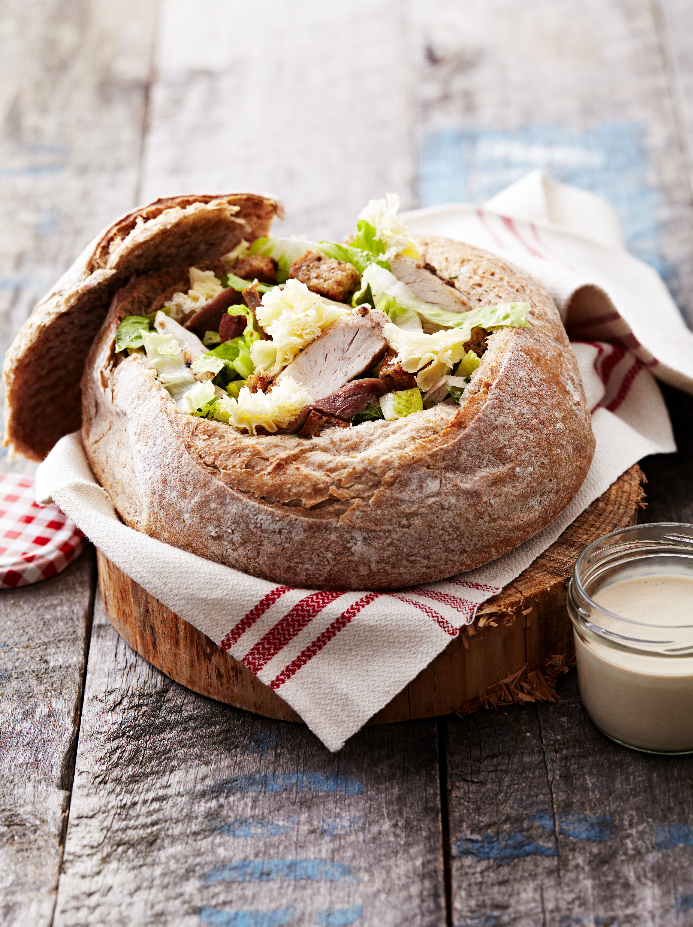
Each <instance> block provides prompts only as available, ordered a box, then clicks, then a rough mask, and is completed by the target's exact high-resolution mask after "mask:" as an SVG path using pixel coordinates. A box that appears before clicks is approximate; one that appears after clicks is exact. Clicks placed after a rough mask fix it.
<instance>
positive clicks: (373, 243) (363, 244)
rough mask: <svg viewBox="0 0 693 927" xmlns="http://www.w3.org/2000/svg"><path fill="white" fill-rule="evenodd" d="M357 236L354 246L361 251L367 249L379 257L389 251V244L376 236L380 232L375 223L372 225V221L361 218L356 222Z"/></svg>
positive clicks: (369, 252)
mask: <svg viewBox="0 0 693 927" xmlns="http://www.w3.org/2000/svg"><path fill="white" fill-rule="evenodd" d="M356 228H357V230H358V231H357V232H356V238H354V241H353V243H352V244H353V246H354V248H358V249H359V250H361V251H366V252H368V254H372V255H374V256H375V257H376V258H379V257H380V256H381V255H383V254H385V252H386V251H387V244H386V243H385V242H384V241H380V240H379V239H378V238H377V237H376V236H377V234H378V232H377V230H376V228H375V226H374V225H371V223H370V222H366V220H365V219H359V221H358V222H357V223H356Z"/></svg>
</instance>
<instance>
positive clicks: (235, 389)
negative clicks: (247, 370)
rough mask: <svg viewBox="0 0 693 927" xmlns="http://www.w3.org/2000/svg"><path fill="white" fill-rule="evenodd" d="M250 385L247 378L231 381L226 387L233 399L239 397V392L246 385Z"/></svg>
mask: <svg viewBox="0 0 693 927" xmlns="http://www.w3.org/2000/svg"><path fill="white" fill-rule="evenodd" d="M247 385H248V381H247V380H232V381H231V383H229V385H228V386H227V387H226V392H227V393H228V394H229V396H231V398H232V399H238V394H239V393H240V391H241V390H242V389H243V387H244V386H247Z"/></svg>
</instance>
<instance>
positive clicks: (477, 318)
mask: <svg viewBox="0 0 693 927" xmlns="http://www.w3.org/2000/svg"><path fill="white" fill-rule="evenodd" d="M361 283H362V288H363V287H365V286H370V288H371V292H372V294H373V299H374V301H375V305H378V304H379V303H380V302H382V300H384V299H386V298H387V297H389V298H390V299H392V300H394V301H395V302H396V303H397V304H398V305H399V306H401V307H402V308H403V309H411V310H413V311H414V312H418V314H419V315H420V316H423V317H424V318H425V319H428V320H429V322H434V323H435V324H436V325H440V326H441V327H442V328H464V329H469V331H470V333H471V330H472V328H486V329H492V328H498V327H500V326H503V325H511V326H513V327H515V328H526V327H527V325H529V322H527V320H526V316H527V313H528V312H529V309H530V307H529V305H528V304H527V303H503V304H501V305H499V306H479V307H478V308H477V309H472V310H470V311H469V312H447V311H446V310H445V309H441V308H440V307H439V306H434V305H432V304H431V303H426V302H424V301H423V300H421V299H418V298H417V297H416V296H414V294H413V293H412V291H411V290H410V289H409V287H408V286H407V285H406V283H402V281H401V280H398V279H397V277H395V275H394V274H393V273H391V272H390V271H389V270H386V269H385V268H383V267H380V266H379V265H377V264H371V265H370V266H369V267H367V268H366V270H365V271H364V272H363V277H362V278H361ZM358 296H359V294H356V296H355V297H354V299H356V298H357V297H358ZM388 315H390V316H391V311H388ZM468 339H469V336H467V338H466V339H465V341H466V340H468Z"/></svg>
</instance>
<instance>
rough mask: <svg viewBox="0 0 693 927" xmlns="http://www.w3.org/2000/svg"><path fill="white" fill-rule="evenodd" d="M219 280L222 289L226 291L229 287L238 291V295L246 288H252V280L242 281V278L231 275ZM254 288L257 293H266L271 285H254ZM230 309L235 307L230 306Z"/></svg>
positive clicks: (225, 275) (223, 275)
mask: <svg viewBox="0 0 693 927" xmlns="http://www.w3.org/2000/svg"><path fill="white" fill-rule="evenodd" d="M219 279H220V280H221V285H222V286H223V287H225V288H227V289H228V287H231V288H232V289H234V290H238V291H239V293H242V292H243V290H245V289H246V288H247V287H249V286H252V283H253V281H252V280H244V279H243V278H242V277H237V276H236V275H235V274H232V273H228V274H222V276H221V277H219ZM255 286H256V287H257V290H258V293H268V292H269V291H270V290H271V289H272V284H269V283H256V284H255ZM231 308H232V309H233V308H237V307H235V306H232V307H231Z"/></svg>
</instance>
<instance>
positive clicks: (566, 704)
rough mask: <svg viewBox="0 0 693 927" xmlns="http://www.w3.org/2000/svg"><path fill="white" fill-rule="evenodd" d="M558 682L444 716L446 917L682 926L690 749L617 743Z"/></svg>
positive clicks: (691, 880) (688, 887)
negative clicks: (450, 894)
mask: <svg viewBox="0 0 693 927" xmlns="http://www.w3.org/2000/svg"><path fill="white" fill-rule="evenodd" d="M559 691H560V693H561V699H560V701H559V702H558V703H557V704H556V705H536V706H530V707H528V708H526V709H519V708H515V707H512V708H502V709H499V710H498V711H497V712H495V713H490V712H479V713H477V714H475V715H473V716H471V717H469V718H466V719H464V720H463V721H462V720H459V719H450V720H448V721H447V722H446V723H447V730H448V740H447V746H448V749H447V762H448V787H449V807H450V846H451V855H452V884H453V888H454V903H453V912H454V913H453V918H454V919H453V923H455V924H464V925H470V927H471V925H475V927H476V925H482V924H483V925H500V924H502V925H503V927H515V925H516V927H525V925H528V924H546V925H558V924H560V925H571V927H573V925H574V927H583V925H590V927H591V925H600V924H611V925H619V927H630V925H633V927H636V925H637V927H661V925H669V924H672V925H673V924H677V925H685V924H690V922H691V921H690V916H691V915H690V912H691V897H693V869H692V868H691V846H692V845H693V806H692V803H691V788H692V787H693V757H690V756H688V757H675V758H669V757H654V756H649V755H647V754H641V753H636V752H635V751H626V750H624V749H623V748H618V747H617V746H616V745H614V744H613V743H611V741H609V740H608V739H607V738H606V737H604V735H603V734H601V733H600V732H599V731H598V730H597V729H596V728H595V727H594V726H593V725H592V724H591V723H590V722H589V719H588V717H587V714H586V712H585V710H584V708H583V706H582V703H581V701H580V698H579V693H578V688H577V678H576V676H575V674H571V675H570V677H568V678H567V679H566V681H565V683H563V684H562V685H559Z"/></svg>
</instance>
